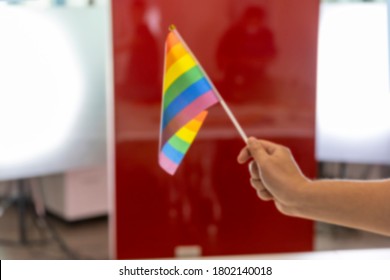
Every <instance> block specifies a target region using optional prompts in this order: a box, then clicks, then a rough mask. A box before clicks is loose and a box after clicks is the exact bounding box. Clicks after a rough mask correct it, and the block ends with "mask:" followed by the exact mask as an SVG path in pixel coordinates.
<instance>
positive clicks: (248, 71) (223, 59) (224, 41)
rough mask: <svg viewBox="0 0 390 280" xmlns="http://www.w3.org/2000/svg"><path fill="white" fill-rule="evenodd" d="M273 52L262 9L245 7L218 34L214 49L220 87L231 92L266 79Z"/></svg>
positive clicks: (272, 44) (274, 52)
mask: <svg viewBox="0 0 390 280" xmlns="http://www.w3.org/2000/svg"><path fill="white" fill-rule="evenodd" d="M275 55H276V47H275V42H274V37H273V34H272V31H271V29H270V28H269V27H268V26H267V24H266V13H265V11H264V9H263V8H261V7H258V6H250V7H248V8H247V9H246V10H245V11H244V13H243V14H242V16H241V17H240V18H239V19H238V21H237V22H236V23H235V24H233V25H232V26H231V27H230V28H229V29H228V30H227V31H226V33H225V34H224V35H223V36H222V38H221V40H220V43H219V46H218V49H217V64H218V67H219V68H220V69H221V70H222V71H223V74H224V77H223V88H224V90H227V91H228V92H231V93H232V91H233V92H234V91H237V89H238V88H239V89H240V90H243V89H245V88H248V86H249V87H251V88H252V87H253V84H258V83H261V82H263V81H264V80H266V79H267V73H266V70H267V68H268V66H269V64H270V63H271V62H272V60H273V59H274V57H275ZM240 90H239V91H240ZM252 91H253V90H252ZM240 94H242V93H240ZM240 98H245V97H240Z"/></svg>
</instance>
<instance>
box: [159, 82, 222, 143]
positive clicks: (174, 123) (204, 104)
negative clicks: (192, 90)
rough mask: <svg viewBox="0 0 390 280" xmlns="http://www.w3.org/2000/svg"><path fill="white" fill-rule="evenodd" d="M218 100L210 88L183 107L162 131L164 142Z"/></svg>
mask: <svg viewBox="0 0 390 280" xmlns="http://www.w3.org/2000/svg"><path fill="white" fill-rule="evenodd" d="M217 102H218V99H217V98H216V96H215V94H214V92H213V91H212V90H210V91H209V92H207V93H205V94H203V95H202V96H200V97H199V98H198V99H196V100H195V101H194V102H192V103H191V104H189V105H188V106H187V107H186V108H185V109H183V110H182V111H181V112H180V113H179V114H177V115H176V116H175V117H174V118H173V119H172V120H171V122H170V123H169V124H168V125H167V126H166V127H165V129H164V130H163V132H162V139H161V141H162V143H165V142H166V141H167V140H168V139H169V138H170V137H171V136H172V135H173V134H175V133H176V132H177V131H178V130H179V129H180V128H181V127H182V126H184V125H186V124H187V123H188V122H189V121H190V120H191V119H193V118H194V117H196V116H197V115H198V114H199V112H201V111H203V110H205V109H207V108H209V107H210V106H212V105H214V104H215V103H217Z"/></svg>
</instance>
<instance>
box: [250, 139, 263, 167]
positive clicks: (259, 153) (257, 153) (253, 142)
mask: <svg viewBox="0 0 390 280" xmlns="http://www.w3.org/2000/svg"><path fill="white" fill-rule="evenodd" d="M247 149H248V150H249V153H250V154H251V155H252V156H253V158H254V159H255V160H256V161H257V162H258V163H260V165H261V163H262V162H263V160H264V159H265V158H266V157H267V156H268V154H267V151H266V150H265V149H264V147H263V145H262V143H261V141H260V140H257V139H256V138H254V137H250V138H249V139H248V146H247Z"/></svg>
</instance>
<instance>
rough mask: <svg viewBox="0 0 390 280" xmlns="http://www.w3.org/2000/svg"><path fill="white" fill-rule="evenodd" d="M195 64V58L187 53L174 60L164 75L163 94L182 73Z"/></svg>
mask: <svg viewBox="0 0 390 280" xmlns="http://www.w3.org/2000/svg"><path fill="white" fill-rule="evenodd" d="M195 65H196V62H195V60H194V59H193V58H192V57H191V56H190V55H189V54H186V55H184V56H183V57H182V58H180V59H179V60H178V61H176V62H175V63H174V64H172V66H171V67H170V68H169V69H168V70H167V72H166V73H165V77H164V90H163V91H164V94H165V92H166V90H167V88H169V86H170V85H171V84H172V83H173V82H174V81H175V80H176V79H177V78H178V77H180V76H181V75H182V74H183V73H185V72H187V71H188V70H189V69H191V68H192V67H194V66H195Z"/></svg>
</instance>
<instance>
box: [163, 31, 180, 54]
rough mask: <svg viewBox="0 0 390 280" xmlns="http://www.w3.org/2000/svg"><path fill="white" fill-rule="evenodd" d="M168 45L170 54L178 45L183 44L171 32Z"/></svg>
mask: <svg viewBox="0 0 390 280" xmlns="http://www.w3.org/2000/svg"><path fill="white" fill-rule="evenodd" d="M166 43H167V52H169V51H170V50H171V48H173V47H174V46H175V45H176V44H180V43H181V42H180V40H179V38H177V37H176V36H175V34H173V33H172V32H171V33H169V34H168V37H167V41H166Z"/></svg>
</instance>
